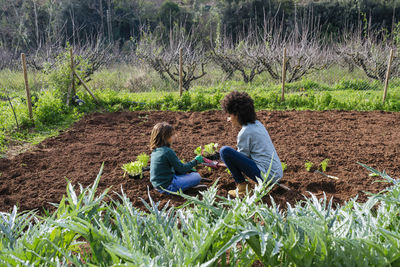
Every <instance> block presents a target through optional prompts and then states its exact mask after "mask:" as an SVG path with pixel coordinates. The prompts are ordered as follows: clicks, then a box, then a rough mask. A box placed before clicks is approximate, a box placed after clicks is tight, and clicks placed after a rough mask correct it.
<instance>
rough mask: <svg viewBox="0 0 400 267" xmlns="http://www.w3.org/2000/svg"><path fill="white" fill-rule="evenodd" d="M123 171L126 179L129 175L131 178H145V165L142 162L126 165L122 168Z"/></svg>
mask: <svg viewBox="0 0 400 267" xmlns="http://www.w3.org/2000/svg"><path fill="white" fill-rule="evenodd" d="M122 170H123V171H124V177H125V175H126V174H128V175H130V176H137V175H140V178H143V164H142V163H141V162H140V161H135V162H130V163H126V164H124V165H123V166H122Z"/></svg>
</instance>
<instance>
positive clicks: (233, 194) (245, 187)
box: [228, 183, 251, 197]
mask: <svg viewBox="0 0 400 267" xmlns="http://www.w3.org/2000/svg"><path fill="white" fill-rule="evenodd" d="M246 191H249V192H250V191H251V189H250V186H249V184H248V183H241V184H238V185H237V188H236V190H229V191H228V194H229V195H230V196H231V197H237V195H236V192H238V193H239V197H242V196H244V195H246Z"/></svg>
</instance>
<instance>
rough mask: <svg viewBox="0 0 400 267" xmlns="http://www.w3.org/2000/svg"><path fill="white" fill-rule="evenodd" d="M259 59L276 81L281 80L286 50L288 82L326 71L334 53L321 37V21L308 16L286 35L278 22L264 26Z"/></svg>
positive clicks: (258, 54) (257, 55)
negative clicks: (319, 71)
mask: <svg viewBox="0 0 400 267" xmlns="http://www.w3.org/2000/svg"><path fill="white" fill-rule="evenodd" d="M264 24H265V25H264V31H263V38H262V42H261V43H260V45H259V46H258V52H257V53H256V58H257V60H258V61H259V63H260V64H261V65H262V66H263V67H264V70H265V71H266V72H268V73H269V74H270V76H271V78H272V79H273V80H276V81H281V80H282V67H283V66H282V64H283V49H284V48H286V51H287V54H286V81H287V82H295V81H298V80H300V79H301V78H302V77H304V76H305V75H307V74H310V73H312V72H314V71H317V70H321V69H324V68H327V67H328V66H329V65H330V64H331V63H332V53H331V52H330V51H331V49H330V48H329V47H328V45H327V44H326V43H325V42H324V41H323V40H321V38H320V29H319V22H318V21H317V20H315V18H313V17H312V16H305V18H303V19H301V21H300V25H297V23H296V25H297V27H296V29H297V30H296V31H295V32H292V33H285V32H283V27H281V26H279V25H277V23H276V21H270V22H269V23H264Z"/></svg>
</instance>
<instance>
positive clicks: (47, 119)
mask: <svg viewBox="0 0 400 267" xmlns="http://www.w3.org/2000/svg"><path fill="white" fill-rule="evenodd" d="M66 111H67V110H66V108H65V106H64V104H63V102H62V100H61V99H60V98H57V97H56V96H55V95H54V94H53V93H52V92H50V91H46V92H44V93H42V94H41V95H40V97H39V101H38V102H37V103H36V106H35V107H34V109H33V113H34V120H35V122H39V123H41V124H43V125H51V124H57V123H59V122H62V121H63V120H64V119H65V117H66Z"/></svg>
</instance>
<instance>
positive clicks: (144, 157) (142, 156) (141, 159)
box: [136, 153, 150, 167]
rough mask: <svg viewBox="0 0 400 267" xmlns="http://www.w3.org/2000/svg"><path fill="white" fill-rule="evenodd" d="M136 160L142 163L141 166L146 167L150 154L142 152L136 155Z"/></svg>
mask: <svg viewBox="0 0 400 267" xmlns="http://www.w3.org/2000/svg"><path fill="white" fill-rule="evenodd" d="M136 161H139V162H140V163H142V165H143V167H146V166H147V165H148V164H149V161H150V156H149V155H147V154H146V153H142V154H140V155H139V156H137V158H136Z"/></svg>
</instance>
